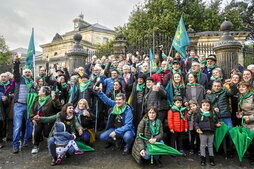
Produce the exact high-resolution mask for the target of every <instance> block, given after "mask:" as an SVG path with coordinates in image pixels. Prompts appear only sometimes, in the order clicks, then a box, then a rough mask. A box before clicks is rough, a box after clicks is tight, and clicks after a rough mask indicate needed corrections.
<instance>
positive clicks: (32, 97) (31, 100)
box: [27, 93, 38, 119]
mask: <svg viewBox="0 0 254 169" xmlns="http://www.w3.org/2000/svg"><path fill="white" fill-rule="evenodd" d="M37 96H38V94H37V93H28V94H27V119H29V118H30V111H31V108H32V106H33V104H34V101H35V99H36V97H37Z"/></svg>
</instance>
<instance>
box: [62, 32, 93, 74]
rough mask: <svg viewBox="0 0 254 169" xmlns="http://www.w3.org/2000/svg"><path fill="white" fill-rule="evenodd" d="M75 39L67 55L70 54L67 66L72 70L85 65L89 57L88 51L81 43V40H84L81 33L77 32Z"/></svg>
mask: <svg viewBox="0 0 254 169" xmlns="http://www.w3.org/2000/svg"><path fill="white" fill-rule="evenodd" d="M73 39H74V41H75V45H74V46H73V47H72V49H71V50H69V51H68V52H67V53H66V55H67V56H68V62H67V67H69V70H70V71H71V72H72V71H73V70H74V68H78V67H80V66H82V67H84V66H85V59H86V57H88V53H87V51H86V50H84V48H83V46H81V45H80V41H81V40H82V35H81V34H80V33H76V34H75V35H74V36H73Z"/></svg>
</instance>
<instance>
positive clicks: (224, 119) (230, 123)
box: [221, 118, 234, 128]
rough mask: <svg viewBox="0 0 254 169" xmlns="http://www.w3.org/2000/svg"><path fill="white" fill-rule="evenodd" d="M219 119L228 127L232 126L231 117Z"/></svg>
mask: <svg viewBox="0 0 254 169" xmlns="http://www.w3.org/2000/svg"><path fill="white" fill-rule="evenodd" d="M221 120H222V121H223V122H224V123H225V124H227V125H228V126H229V127H230V128H233V127H234V126H233V122H232V119H231V118H221Z"/></svg>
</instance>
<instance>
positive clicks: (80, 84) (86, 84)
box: [79, 80, 91, 92]
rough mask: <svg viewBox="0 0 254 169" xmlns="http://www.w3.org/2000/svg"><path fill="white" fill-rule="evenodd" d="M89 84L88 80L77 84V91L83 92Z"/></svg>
mask: <svg viewBox="0 0 254 169" xmlns="http://www.w3.org/2000/svg"><path fill="white" fill-rule="evenodd" d="M90 83H91V81H90V80H88V81H86V82H80V83H79V90H80V92H83V91H85V90H86V89H87V88H88V86H89V84H90Z"/></svg>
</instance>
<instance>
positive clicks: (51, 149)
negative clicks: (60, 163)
mask: <svg viewBox="0 0 254 169" xmlns="http://www.w3.org/2000/svg"><path fill="white" fill-rule="evenodd" d="M48 150H49V153H50V156H51V157H52V158H53V159H56V158H57V154H56V144H55V138H54V137H50V138H49V139H48ZM74 152H75V149H74V148H73V147H72V146H71V147H70V149H69V150H68V151H67V153H69V154H73V153H74Z"/></svg>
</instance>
